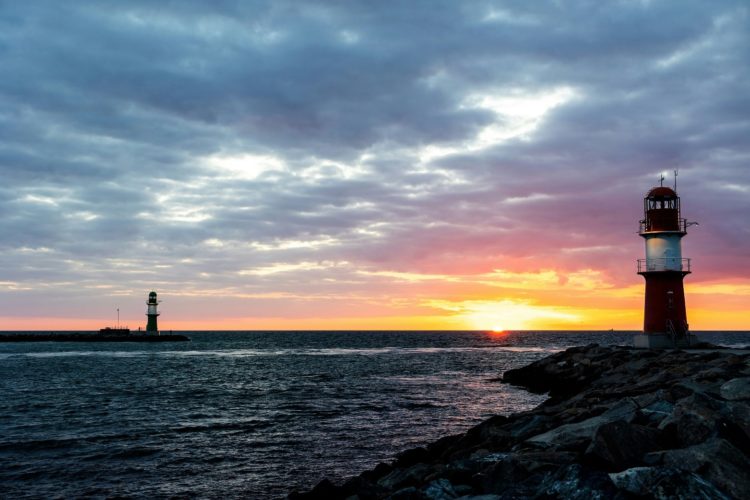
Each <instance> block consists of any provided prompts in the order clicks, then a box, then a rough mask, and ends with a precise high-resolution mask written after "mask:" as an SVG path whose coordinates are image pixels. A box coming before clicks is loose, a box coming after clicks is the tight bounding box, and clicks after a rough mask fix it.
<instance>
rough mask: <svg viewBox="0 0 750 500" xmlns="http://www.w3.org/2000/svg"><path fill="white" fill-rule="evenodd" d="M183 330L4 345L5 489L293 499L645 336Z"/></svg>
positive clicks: (1, 492) (24, 494) (15, 492)
mask: <svg viewBox="0 0 750 500" xmlns="http://www.w3.org/2000/svg"><path fill="white" fill-rule="evenodd" d="M175 333H178V332H175ZM179 333H184V334H186V335H188V336H189V337H190V338H191V342H181V343H157V344H151V343H148V344H146V343H64V342H61V343H56V342H39V343H0V498H45V499H46V498H79V497H86V498H112V497H126V498H149V499H152V498H223V499H226V498H259V499H263V498H284V497H285V496H286V495H287V494H288V493H289V492H291V491H292V490H305V489H309V488H311V487H313V486H314V485H315V484H316V483H317V482H318V481H320V480H321V479H323V478H324V477H327V478H329V479H331V480H332V481H334V482H335V481H341V480H343V479H345V478H347V477H350V476H353V475H357V474H359V473H360V472H362V471H364V470H367V469H370V468H373V467H374V466H375V465H377V464H378V463H379V462H383V461H388V460H390V459H392V458H393V457H394V455H395V454H397V453H398V452H400V451H403V450H406V449H408V448H413V447H416V446H420V445H425V444H427V443H429V442H431V441H433V440H435V439H437V438H439V437H442V436H445V435H449V434H457V433H460V432H463V431H466V430H467V429H469V428H470V427H472V426H474V425H476V424H478V423H479V422H481V421H482V420H484V419H486V418H488V417H490V416H492V415H498V414H500V415H507V414H511V413H514V412H519V411H524V410H528V409H531V408H533V407H535V406H536V405H538V404H539V403H541V402H542V401H544V399H545V396H544V395H539V394H531V393H529V392H527V391H525V390H522V389H520V388H516V387H513V386H509V385H506V384H503V383H502V382H500V380H499V378H500V377H501V375H502V373H503V372H504V371H505V370H508V369H510V368H515V367H519V366H522V365H525V364H528V363H530V362H532V361H534V360H537V359H540V358H542V357H544V356H547V355H549V354H551V353H554V352H557V351H560V350H563V349H565V348H567V347H571V346H575V345H585V344H591V343H598V344H601V345H629V344H632V337H633V335H634V333H635V332H503V333H494V332H445V331H440V332H411V331H408V332H407V331H403V332H397V331H387V332H372V331H345V332H344V331H335V332H333V331H328V332H326V331H294V332H293V331H252V332H235V331H233V332H205V331H204V332H179ZM701 335H702V337H703V338H705V339H706V340H708V341H711V342H714V343H717V344H723V345H727V346H731V347H739V346H745V345H747V344H750V332H705V333H702V334H701Z"/></svg>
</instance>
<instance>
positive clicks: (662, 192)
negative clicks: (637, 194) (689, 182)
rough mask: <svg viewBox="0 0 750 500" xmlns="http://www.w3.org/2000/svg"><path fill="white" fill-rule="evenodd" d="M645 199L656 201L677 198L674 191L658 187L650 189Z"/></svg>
mask: <svg viewBox="0 0 750 500" xmlns="http://www.w3.org/2000/svg"><path fill="white" fill-rule="evenodd" d="M646 198H657V199H664V198H677V193H675V192H674V189H672V188H668V187H664V186H659V187H655V188H652V189H651V191H649V192H648V194H647V195H646Z"/></svg>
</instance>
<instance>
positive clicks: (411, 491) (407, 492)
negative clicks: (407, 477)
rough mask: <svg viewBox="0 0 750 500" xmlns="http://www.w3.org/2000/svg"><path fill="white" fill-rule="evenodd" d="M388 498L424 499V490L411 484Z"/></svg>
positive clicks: (394, 499)
mask: <svg viewBox="0 0 750 500" xmlns="http://www.w3.org/2000/svg"><path fill="white" fill-rule="evenodd" d="M388 498H389V500H423V499H424V497H423V496H422V492H420V491H419V490H418V489H416V488H415V487H414V486H409V487H408V488H402V489H400V490H398V491H396V492H395V493H393V494H392V495H391V496H389V497H388Z"/></svg>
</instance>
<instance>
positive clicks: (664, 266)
mask: <svg viewBox="0 0 750 500" xmlns="http://www.w3.org/2000/svg"><path fill="white" fill-rule="evenodd" d="M649 271H683V272H688V273H689V272H690V259H677V258H674V257H664V258H658V259H638V272H639V273H645V272H649Z"/></svg>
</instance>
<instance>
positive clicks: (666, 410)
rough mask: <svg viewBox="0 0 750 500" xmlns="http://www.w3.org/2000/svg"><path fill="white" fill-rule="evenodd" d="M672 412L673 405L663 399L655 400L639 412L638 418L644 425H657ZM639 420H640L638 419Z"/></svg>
mask: <svg viewBox="0 0 750 500" xmlns="http://www.w3.org/2000/svg"><path fill="white" fill-rule="evenodd" d="M673 411H674V404H672V403H670V402H669V401H665V400H663V399H660V400H656V401H654V402H653V403H651V404H649V405H648V406H645V407H643V408H641V409H640V410H639V417H643V418H642V420H643V421H644V423H650V424H655V425H658V424H659V423H661V421H662V420H664V419H665V418H667V417H668V416H669V415H670V414H671V413H672V412H673ZM639 420H641V419H639Z"/></svg>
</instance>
